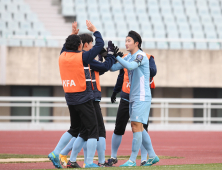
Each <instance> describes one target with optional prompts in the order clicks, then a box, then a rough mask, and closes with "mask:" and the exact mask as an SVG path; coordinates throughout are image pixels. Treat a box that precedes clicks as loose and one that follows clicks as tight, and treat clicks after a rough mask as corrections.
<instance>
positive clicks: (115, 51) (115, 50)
mask: <svg viewBox="0 0 222 170" xmlns="http://www.w3.org/2000/svg"><path fill="white" fill-rule="evenodd" d="M118 51H119V48H118V47H117V46H115V48H114V54H113V55H114V56H115V57H117V56H118V54H117V53H118Z"/></svg>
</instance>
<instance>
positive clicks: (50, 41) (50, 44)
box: [47, 39, 59, 47]
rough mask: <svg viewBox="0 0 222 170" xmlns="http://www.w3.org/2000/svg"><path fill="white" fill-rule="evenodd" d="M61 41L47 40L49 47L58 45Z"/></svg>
mask: <svg viewBox="0 0 222 170" xmlns="http://www.w3.org/2000/svg"><path fill="white" fill-rule="evenodd" d="M58 46H59V42H58V41H56V40H50V39H49V40H47V47H58Z"/></svg>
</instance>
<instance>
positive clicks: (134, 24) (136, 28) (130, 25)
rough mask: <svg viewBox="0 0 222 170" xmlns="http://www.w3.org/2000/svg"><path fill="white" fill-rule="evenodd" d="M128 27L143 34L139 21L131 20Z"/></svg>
mask: <svg viewBox="0 0 222 170" xmlns="http://www.w3.org/2000/svg"><path fill="white" fill-rule="evenodd" d="M128 29H129V30H133V31H136V32H138V33H139V34H141V30H140V27H139V25H138V24H137V23H132V22H129V23H128Z"/></svg>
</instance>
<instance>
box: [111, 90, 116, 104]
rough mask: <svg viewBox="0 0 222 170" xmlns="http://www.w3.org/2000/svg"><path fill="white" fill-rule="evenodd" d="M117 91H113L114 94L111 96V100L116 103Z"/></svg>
mask: <svg viewBox="0 0 222 170" xmlns="http://www.w3.org/2000/svg"><path fill="white" fill-rule="evenodd" d="M116 94H117V93H116V92H113V94H112V96H111V102H112V103H115V102H116Z"/></svg>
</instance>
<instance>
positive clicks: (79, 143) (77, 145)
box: [70, 136, 85, 162]
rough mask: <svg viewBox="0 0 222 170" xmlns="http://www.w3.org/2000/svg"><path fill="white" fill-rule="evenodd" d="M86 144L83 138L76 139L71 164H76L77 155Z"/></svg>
mask: <svg viewBox="0 0 222 170" xmlns="http://www.w3.org/2000/svg"><path fill="white" fill-rule="evenodd" d="M84 143H85V141H84V139H83V138H81V137H79V136H78V137H77V138H76V140H75V142H74V143H73V147H72V152H71V155H70V161H71V162H76V158H77V155H78V153H79V152H80V151H81V149H82V147H83V145H84Z"/></svg>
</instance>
